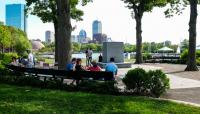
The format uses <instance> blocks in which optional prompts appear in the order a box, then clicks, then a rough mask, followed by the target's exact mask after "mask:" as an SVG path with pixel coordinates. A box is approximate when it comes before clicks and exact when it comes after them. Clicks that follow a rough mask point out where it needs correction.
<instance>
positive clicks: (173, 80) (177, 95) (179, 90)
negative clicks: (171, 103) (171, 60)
mask: <svg viewBox="0 0 200 114" xmlns="http://www.w3.org/2000/svg"><path fill="white" fill-rule="evenodd" d="M138 67H139V68H143V69H145V70H147V71H148V70H156V69H162V70H163V71H164V72H166V71H167V72H168V70H166V71H165V69H166V68H162V67H160V66H151V65H133V66H132V68H129V69H119V73H118V75H119V76H118V80H119V88H121V89H124V85H123V83H122V81H120V79H122V78H123V77H124V76H125V74H126V73H127V71H128V70H130V69H134V68H138ZM169 67H170V66H169ZM173 67H174V68H176V66H174V65H173ZM173 70H174V71H175V70H176V69H173ZM188 73H189V74H190V72H188ZM167 77H168V78H169V79H170V90H168V91H167V93H166V94H164V95H163V96H161V98H164V99H173V100H180V101H185V102H191V103H196V104H200V97H199V96H200V80H198V79H197V80H195V79H189V78H185V77H180V75H179V76H176V74H167Z"/></svg>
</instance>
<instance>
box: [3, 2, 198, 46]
mask: <svg viewBox="0 0 200 114" xmlns="http://www.w3.org/2000/svg"><path fill="white" fill-rule="evenodd" d="M11 3H25V0H0V21H4V22H5V5H6V4H11ZM125 6H126V4H124V3H123V2H122V1H121V0H93V3H89V4H88V5H87V6H84V7H80V8H81V9H82V10H83V11H84V16H83V21H80V22H76V21H73V20H72V26H77V28H76V30H75V31H73V32H72V35H78V33H79V31H80V30H81V29H84V30H86V32H87V35H88V37H91V36H92V22H93V21H94V20H100V21H101V22H102V32H103V33H105V34H107V36H108V37H111V38H112V40H113V41H123V42H125V43H131V44H135V39H136V38H135V37H136V30H135V27H136V24H135V20H134V19H132V18H131V10H129V9H127V8H126V7H125ZM164 11H165V8H162V9H160V8H154V9H153V11H152V12H149V13H145V14H144V16H143V20H142V29H143V32H142V36H143V42H145V41H146V42H153V41H154V42H163V41H166V40H170V41H172V43H173V44H179V43H180V41H181V40H183V39H185V38H187V39H188V37H189V33H188V28H189V27H188V22H189V8H186V10H185V11H184V12H183V14H182V15H180V16H174V17H172V18H165V15H164V13H163V12H164ZM198 12H199V14H200V11H198ZM198 20H200V16H198ZM46 30H51V31H54V29H53V24H52V23H46V24H44V23H42V21H41V20H40V19H39V18H38V17H36V16H32V15H29V17H28V38H29V39H38V38H39V39H41V40H43V41H44V39H45V31H46ZM197 44H200V23H199V21H197Z"/></svg>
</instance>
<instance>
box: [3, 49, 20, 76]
mask: <svg viewBox="0 0 200 114" xmlns="http://www.w3.org/2000/svg"><path fill="white" fill-rule="evenodd" d="M12 57H16V58H17V57H18V55H17V54H16V53H3V54H1V53H0V71H1V72H0V76H1V75H6V74H9V72H8V70H7V69H5V65H7V64H9V63H10V62H11V61H12Z"/></svg>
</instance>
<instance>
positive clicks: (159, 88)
mask: <svg viewBox="0 0 200 114" xmlns="http://www.w3.org/2000/svg"><path fill="white" fill-rule="evenodd" d="M148 75H149V78H150V80H149V84H148V86H149V87H148V88H149V89H150V93H151V95H152V96H155V97H159V96H160V95H161V94H162V93H164V92H166V89H169V79H168V78H167V76H166V75H165V74H164V73H163V72H162V71H161V70H155V71H151V70H150V71H149V72H148Z"/></svg>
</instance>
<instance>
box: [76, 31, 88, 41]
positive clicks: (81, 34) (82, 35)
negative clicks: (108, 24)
mask: <svg viewBox="0 0 200 114" xmlns="http://www.w3.org/2000/svg"><path fill="white" fill-rule="evenodd" d="M86 38H87V33H86V31H85V30H83V29H82V30H81V31H80V32H79V35H78V42H80V43H83V42H84V41H85V40H86Z"/></svg>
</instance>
